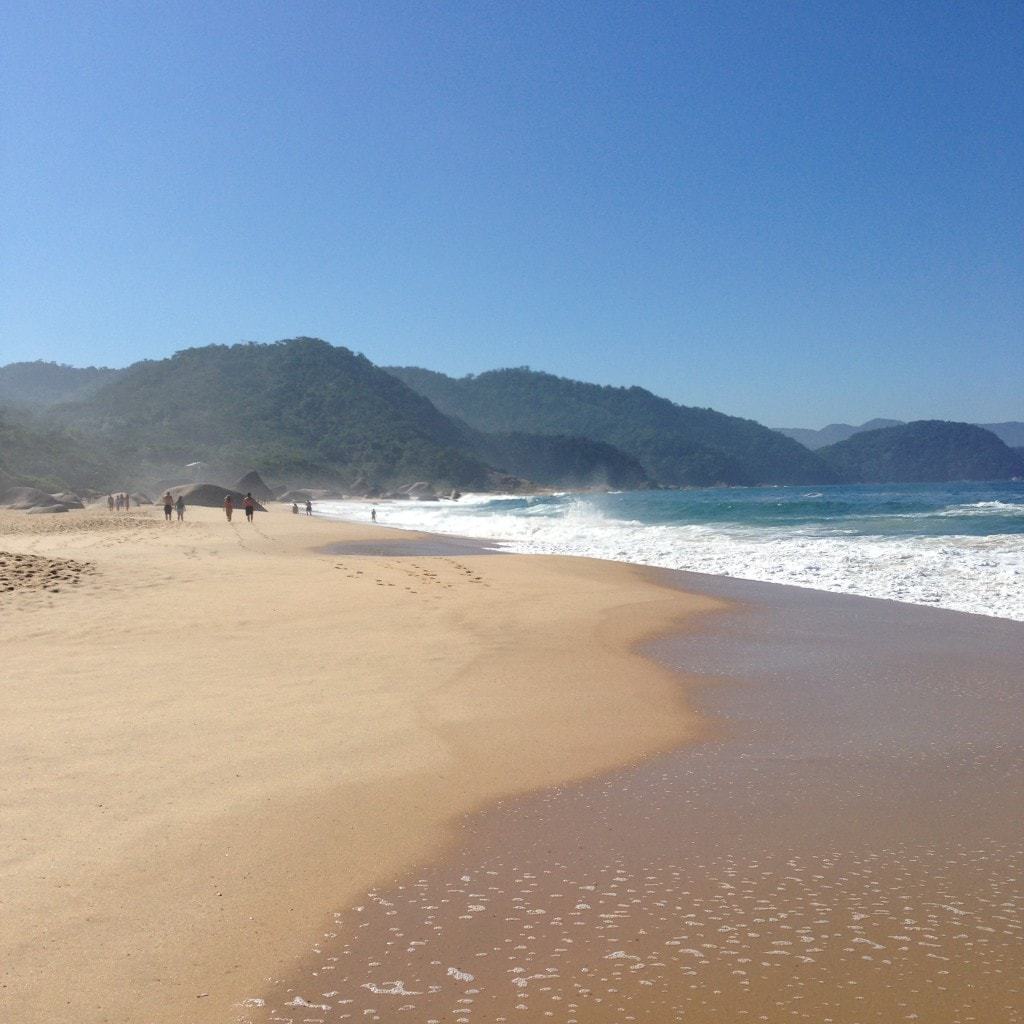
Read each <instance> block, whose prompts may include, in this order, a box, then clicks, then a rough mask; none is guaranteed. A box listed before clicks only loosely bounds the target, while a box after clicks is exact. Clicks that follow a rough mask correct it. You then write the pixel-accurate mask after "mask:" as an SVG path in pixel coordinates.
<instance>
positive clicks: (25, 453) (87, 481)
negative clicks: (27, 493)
mask: <svg viewBox="0 0 1024 1024" xmlns="http://www.w3.org/2000/svg"><path fill="white" fill-rule="evenodd" d="M23 485H24V486H31V487H39V488H41V489H42V490H44V491H61V490H64V489H66V488H72V489H78V488H88V487H94V488H97V489H99V490H105V489H107V488H118V487H120V486H122V480H121V476H120V473H119V469H118V467H117V465H116V464H115V462H114V461H113V460H112V459H111V458H110V457H109V455H108V454H107V453H106V452H105V451H104V449H103V446H102V445H100V444H97V443H95V442H94V441H92V440H90V439H89V438H86V437H81V436H79V435H78V434H76V433H74V432H72V431H68V430H63V429H60V428H59V427H54V426H51V425H44V424H42V423H40V422H39V421H38V420H36V419H33V418H31V417H25V416H24V415H21V414H20V413H16V412H12V411H10V410H2V409H0V489H3V488H5V487H11V486H23Z"/></svg>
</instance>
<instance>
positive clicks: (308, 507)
mask: <svg viewBox="0 0 1024 1024" xmlns="http://www.w3.org/2000/svg"><path fill="white" fill-rule="evenodd" d="M312 514H313V502H312V501H310V500H309V498H307V499H306V515H307V516H311V515H312Z"/></svg>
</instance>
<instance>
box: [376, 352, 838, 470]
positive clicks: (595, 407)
mask: <svg viewBox="0 0 1024 1024" xmlns="http://www.w3.org/2000/svg"><path fill="white" fill-rule="evenodd" d="M389 372H390V373H393V374H394V375H395V376H396V377H398V378H399V379H400V380H402V381H404V382H405V383H406V384H408V385H409V386H410V387H411V388H414V389H415V390H416V391H418V392H420V394H422V395H424V396H425V397H427V398H429V399H430V400H431V401H432V402H433V403H434V404H435V405H436V406H437V407H438V408H439V409H440V410H441V411H442V412H446V413H448V414H449V415H452V416H458V417H460V418H461V419H464V420H465V421H466V422H467V423H469V424H470V425H471V426H473V427H476V428H478V429H480V430H486V431H499V432H515V431H527V432H531V433H538V434H563V435H576V436H581V437H588V438H591V439H593V440H596V441H602V442H604V443H606V444H610V445H614V446H615V447H616V448H618V449H621V450H622V451H623V452H625V453H626V454H628V455H630V456H632V457H633V458H635V459H636V460H637V461H638V462H639V463H640V464H641V465H642V466H643V468H644V469H645V470H646V471H647V473H648V474H649V475H650V476H651V477H652V478H653V479H654V480H655V481H657V482H659V483H663V484H669V485H695V486H702V485H709V484H716V483H727V484H759V483H780V484H783V483H792V484H803V483H829V482H832V481H834V480H835V479H836V475H835V471H834V470H833V469H832V468H831V467H829V466H827V465H826V464H825V463H823V462H822V461H821V459H819V458H818V456H817V455H816V454H814V453H812V452H810V451H808V450H807V449H806V448H804V447H803V446H802V445H799V444H797V442H795V441H793V440H791V439H790V438H787V437H784V436H783V435H781V434H778V433H776V432H775V431H773V430H769V429H768V428H767V427H763V426H761V424H759V423H755V422H754V421H753V420H745V419H740V418H739V417H736V416H726V415H725V414H724V413H720V412H715V411H714V410H713V409H696V408H690V407H687V406H681V405H676V404H674V403H673V402H670V401H668V399H665V398H659V397H657V396H656V395H653V394H651V392H649V391H645V390H644V389H643V388H638V387H632V388H616V387H602V386H600V385H597V384H586V383H582V382H580V381H575V380H568V379H566V378H563V377H555V376H552V375H551V374H548V373H538V372H535V371H532V370H530V369H529V368H526V367H520V368H518V369H508V370H493V371H490V372H488V373H482V374H479V375H477V376H475V377H462V378H459V379H455V378H452V377H447V376H445V375H444V374H441V373H434V372H433V371H430V370H423V369H420V368H418V367H393V368H389Z"/></svg>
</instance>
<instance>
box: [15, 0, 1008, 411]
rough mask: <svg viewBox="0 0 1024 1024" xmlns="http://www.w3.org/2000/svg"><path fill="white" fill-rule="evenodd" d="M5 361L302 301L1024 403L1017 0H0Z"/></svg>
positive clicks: (177, 339)
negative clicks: (2, 7) (148, 0)
mask: <svg viewBox="0 0 1024 1024" xmlns="http://www.w3.org/2000/svg"><path fill="white" fill-rule="evenodd" d="M4 22H5V36H6V46H5V59H4V61H3V62H2V66H0V104H2V106H0V115H2V121H3V131H2V142H0V146H2V150H0V173H2V182H0V184H2V187H0V224H2V239H0V246H2V249H0V258H2V264H3V266H2V270H0V362H8V361H12V360H18V359H36V358H44V359H59V360H62V361H65V362H70V363H74V364H78V365H84V364H106V365H115V366H117V365H125V364H127V363H129V362H132V361H134V360H136V359H140V358H153V357H162V356H165V355H168V354H170V353H171V352H173V351H175V350H177V349H180V348H185V347H188V346H192V345H204V344H208V343H211V342H219V343H223V342H234V341H239V340H257V341H272V340H275V339H278V338H284V337H292V336H295V335H299V334H306V335H315V336H319V337H323V338H326V339H327V340H329V341H332V342H334V343H336V344H344V345H347V346H349V347H350V348H353V349H355V350H357V351H361V352H364V353H365V354H366V355H367V356H369V357H370V358H371V359H373V360H374V361H375V362H378V363H383V364H390V363H399V364H418V365H424V366H428V367H431V368H434V369H439V370H443V371H445V372H448V373H452V374H456V375H458V374H463V373H470V372H479V371H481V370H485V369H489V368H493V367H496V366H508V365H521V364H529V365H531V366H533V367H535V368H537V369H545V370H549V371H552V372H555V373H559V374H563V375H566V376H572V377H578V378H582V379H586V380H593V381H598V382H601V383H609V384H640V385H642V386H645V387H648V388H650V389H651V390H653V391H656V392H658V393H659V394H663V395H666V396H668V397H669V398H672V399H674V400H676V401H680V402H684V403H686V404H690V405H708V406H713V407H715V408H718V409H721V410H723V411H725V412H730V413H734V414H737V415H745V416H751V417H754V418H756V419H759V420H761V421H762V422H766V423H769V424H772V425H806V426H820V425H822V424H824V423H826V422H828V421H830V420H849V421H855V422H859V421H860V420H863V419H866V418H869V417H871V416H876V415H882V416H896V417H900V418H906V419H911V418H921V417H933V416H934V417H943V418H950V419H967V420H976V421H989V420H999V419H1024V387H1022V381H1024V255H1022V237H1024V233H1022V224H1024V217H1022V212H1024V201H1022V194H1024V187H1022V168H1024V142H1022V134H1021V126H1022V124H1024V84H1022V75H1021V68H1022V67H1024V42H1022V41H1024V4H1020V3H1017V2H1008V3H985V2H970V3H957V4H954V3H949V4H946V3H939V2H922V3H857V2H843V3H783V2H765V3H754V2H743V3H740V2H735V3H733V2H709V3H699V4H698V3H684V2H678V0H677V2H671V3H638V2H634V3H625V2H623V3H603V2H598V0H591V2H585V3H584V2H578V3H564V2H563V3H555V2H550V3H528V2H527V3H522V2H517V3H513V2H511V0H510V2H507V3H488V2H476V3H445V4H438V3H425V2H417V3H413V2H407V3H388V2H383V0H373V2H367V3H361V2H350V3H344V2H337V3H303V2H295V3H287V4H283V3H274V4H262V3H224V4H207V3H203V4H198V3H196V4H190V3H184V2H182V3H175V4H162V5H155V4H141V3H139V4H135V3H117V2H102V3H101V2H95V3H76V2H70V3H69V2H63V3H60V4H48V3H41V2H35V3H24V4H16V5H11V6H10V7H8V8H7V9H6V11H5V15H4Z"/></svg>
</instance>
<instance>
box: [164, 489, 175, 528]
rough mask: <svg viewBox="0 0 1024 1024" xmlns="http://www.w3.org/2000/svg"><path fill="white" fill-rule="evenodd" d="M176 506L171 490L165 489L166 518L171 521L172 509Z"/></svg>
mask: <svg viewBox="0 0 1024 1024" xmlns="http://www.w3.org/2000/svg"><path fill="white" fill-rule="evenodd" d="M172 508H174V499H173V498H172V497H171V492H170V491H164V519H166V520H167V522H170V521H171V509H172Z"/></svg>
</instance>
